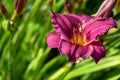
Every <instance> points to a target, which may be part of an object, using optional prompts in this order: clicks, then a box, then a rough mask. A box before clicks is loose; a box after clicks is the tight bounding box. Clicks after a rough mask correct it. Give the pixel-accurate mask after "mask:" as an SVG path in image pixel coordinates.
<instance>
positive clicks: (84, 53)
mask: <svg viewBox="0 0 120 80" xmlns="http://www.w3.org/2000/svg"><path fill="white" fill-rule="evenodd" d="M77 51H78V53H79V55H80V57H82V58H84V59H86V58H88V57H90V55H91V54H92V53H93V47H92V46H91V45H89V46H82V47H79V48H78V49H77Z"/></svg>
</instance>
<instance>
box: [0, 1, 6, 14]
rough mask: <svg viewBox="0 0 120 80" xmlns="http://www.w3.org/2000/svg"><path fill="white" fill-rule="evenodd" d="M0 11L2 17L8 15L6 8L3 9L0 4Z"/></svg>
mask: <svg viewBox="0 0 120 80" xmlns="http://www.w3.org/2000/svg"><path fill="white" fill-rule="evenodd" d="M0 10H1V13H2V14H3V15H5V16H7V15H8V12H7V10H6V8H5V7H4V5H3V4H2V3H1V2H0Z"/></svg>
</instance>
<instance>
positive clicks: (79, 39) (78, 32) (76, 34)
mask: <svg viewBox="0 0 120 80" xmlns="http://www.w3.org/2000/svg"><path fill="white" fill-rule="evenodd" d="M71 43H72V44H78V45H80V46H83V45H85V43H87V38H86V35H85V34H84V33H83V30H82V25H80V28H79V29H78V28H73V35H72V37H71Z"/></svg>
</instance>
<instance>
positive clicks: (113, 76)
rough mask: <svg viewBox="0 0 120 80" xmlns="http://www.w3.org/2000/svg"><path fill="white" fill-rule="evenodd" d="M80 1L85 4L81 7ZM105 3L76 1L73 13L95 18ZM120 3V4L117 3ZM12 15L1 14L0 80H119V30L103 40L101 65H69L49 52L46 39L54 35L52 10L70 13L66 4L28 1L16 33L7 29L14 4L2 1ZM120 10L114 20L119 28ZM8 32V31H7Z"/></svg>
mask: <svg viewBox="0 0 120 80" xmlns="http://www.w3.org/2000/svg"><path fill="white" fill-rule="evenodd" d="M80 1H82V2H81V3H80ZM102 1H103V0H73V3H74V13H76V14H78V13H87V14H89V15H93V14H95V12H96V11H97V9H98V8H99V6H100V4H101V3H102ZM118 1H119V0H118ZM1 2H2V3H3V4H4V6H5V7H6V9H7V10H8V13H9V15H8V16H7V17H4V15H2V14H1V13H0V80H117V79H120V28H119V26H118V28H117V29H111V30H110V31H109V32H108V33H107V34H106V35H104V36H102V37H101V40H103V41H104V45H105V47H106V57H105V58H103V59H102V60H101V61H100V62H99V63H98V64H95V62H94V61H93V60H92V59H91V58H90V59H86V60H81V62H79V63H70V62H68V61H67V57H66V56H65V55H60V54H59V52H58V50H57V49H51V48H48V47H47V45H46V42H45V36H46V35H47V34H48V33H49V32H50V31H52V29H53V28H52V24H51V21H50V16H49V13H50V9H51V8H52V9H53V11H54V12H58V13H67V10H66V9H65V4H64V2H65V0H54V1H53V0H28V2H27V5H26V7H25V9H24V13H23V16H22V17H21V19H20V20H15V21H14V24H15V27H16V28H18V30H17V31H15V32H10V31H9V30H8V29H9V27H11V25H9V24H8V22H9V20H10V18H11V16H12V14H13V11H14V3H15V1H14V0H2V1H1ZM119 5H120V4H119ZM119 12H120V7H118V6H116V7H115V8H114V13H115V14H114V16H115V19H116V20H117V23H118V25H119V24H120V13H119ZM6 29H7V30H6Z"/></svg>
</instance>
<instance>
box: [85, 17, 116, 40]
mask: <svg viewBox="0 0 120 80" xmlns="http://www.w3.org/2000/svg"><path fill="white" fill-rule="evenodd" d="M116 26H117V24H116V22H115V21H114V20H113V18H94V19H93V20H90V21H89V22H88V23H86V24H85V25H84V32H85V33H86V34H87V36H89V40H91V39H93V38H97V37H98V36H101V35H103V34H104V33H106V32H107V31H108V30H109V29H110V28H112V27H116Z"/></svg>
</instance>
